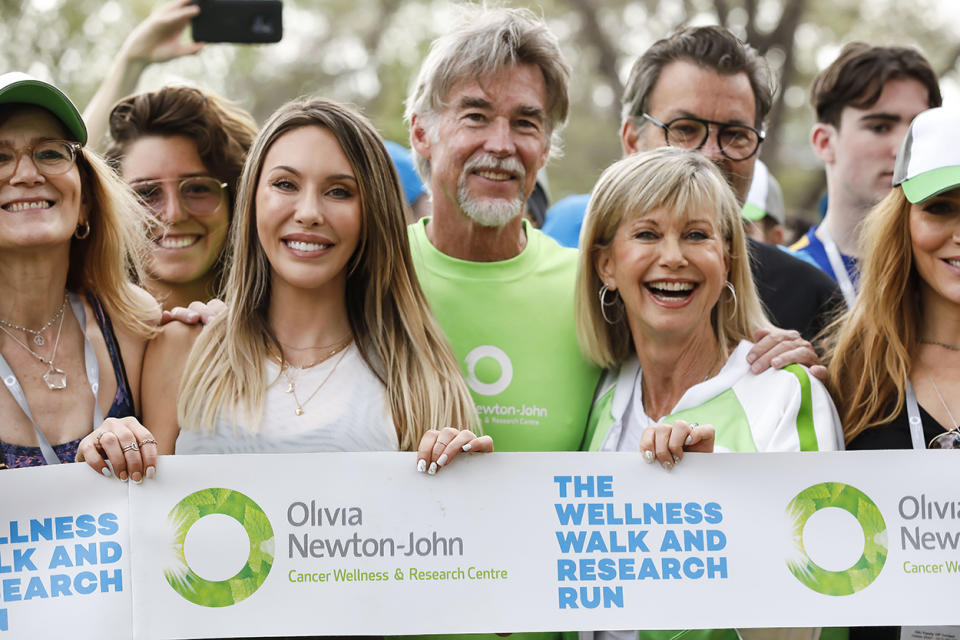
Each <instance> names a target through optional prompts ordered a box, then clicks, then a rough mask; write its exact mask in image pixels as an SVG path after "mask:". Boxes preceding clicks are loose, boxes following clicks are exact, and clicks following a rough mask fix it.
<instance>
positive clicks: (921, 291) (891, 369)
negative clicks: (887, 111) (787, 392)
mask: <svg viewBox="0 0 960 640" xmlns="http://www.w3.org/2000/svg"><path fill="white" fill-rule="evenodd" d="M893 183H894V188H893V190H892V191H891V192H890V195H888V196H887V197H886V198H885V199H884V200H883V201H882V202H880V204H878V205H877V206H876V207H875V208H874V209H873V211H871V212H870V215H869V216H868V217H867V218H866V220H865V222H864V225H863V227H864V234H865V235H864V241H863V246H864V247H865V250H866V251H867V253H866V255H865V256H864V258H863V260H862V261H861V267H860V273H861V276H860V284H861V295H860V296H859V297H858V298H857V303H856V305H854V307H853V308H852V309H850V310H849V311H848V312H847V313H846V315H845V316H844V317H843V318H841V320H840V321H839V322H838V323H837V324H835V325H834V326H835V328H836V333H835V334H834V335H833V338H832V341H831V351H832V353H831V354H830V361H829V372H830V374H829V380H830V386H831V388H832V390H833V397H834V398H836V399H837V405H838V409H839V411H840V417H841V420H842V422H843V425H844V435H845V438H846V440H847V442H848V445H847V448H848V449H908V448H914V449H925V448H928V447H929V448H953V449H955V448H960V431H958V429H957V419H956V416H960V112H958V111H952V110H949V109H944V108H938V109H930V110H928V111H924V112H923V113H921V114H920V115H918V116H917V117H916V119H915V120H914V121H913V123H912V124H911V125H910V129H909V131H908V133H907V137H906V138H905V139H904V142H903V146H902V147H901V149H900V153H899V155H898V156H897V164H896V167H895V170H894V177H893Z"/></svg>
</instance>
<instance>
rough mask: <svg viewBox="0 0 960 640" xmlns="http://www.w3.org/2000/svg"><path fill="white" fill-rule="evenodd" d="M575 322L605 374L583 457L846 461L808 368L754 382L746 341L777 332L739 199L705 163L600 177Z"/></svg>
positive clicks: (622, 170) (629, 165)
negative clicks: (826, 453)
mask: <svg viewBox="0 0 960 640" xmlns="http://www.w3.org/2000/svg"><path fill="white" fill-rule="evenodd" d="M576 309H577V330H578V336H579V339H580V344H581V348H582V349H583V351H584V353H585V354H586V355H587V357H588V358H589V359H590V360H592V361H593V362H595V363H597V364H599V365H601V366H603V367H605V368H607V369H608V370H609V373H608V375H607V376H606V378H605V380H604V382H603V383H602V384H601V388H600V391H599V392H598V395H597V398H598V399H597V401H596V403H595V405H594V407H593V411H592V412H591V417H590V425H589V432H588V436H587V446H588V448H589V449H591V450H602V451H636V450H643V451H644V456H645V457H646V459H647V460H648V461H649V462H652V461H653V460H654V459H657V460H659V461H660V462H661V464H662V465H663V466H664V467H666V468H670V467H672V466H673V465H674V464H676V463H678V462H679V461H680V460H681V458H682V457H683V452H684V451H710V450H713V449H714V448H716V449H718V450H724V451H816V450H833V449H837V448H838V447H839V444H840V441H839V437H838V435H839V422H838V420H837V415H836V410H835V409H834V406H833V403H832V402H831V400H830V397H829V396H828V395H827V393H826V391H825V389H824V388H823V386H822V385H821V384H820V383H819V381H817V380H816V378H814V377H812V376H811V375H809V374H808V372H807V370H806V369H805V368H804V367H802V366H800V365H796V364H794V365H789V366H787V367H785V368H784V369H779V370H777V369H768V370H767V371H764V372H763V373H760V374H754V373H751V372H750V366H749V363H748V361H747V354H748V352H749V351H750V349H751V347H752V346H753V344H752V342H751V340H752V337H753V336H755V335H756V334H757V332H758V331H761V330H764V329H770V328H771V327H770V323H769V321H768V320H767V318H766V316H765V315H764V313H763V310H762V308H761V305H760V300H759V298H758V296H757V292H756V288H755V287H754V284H753V280H752V277H751V275H750V265H749V262H748V256H747V250H746V245H745V239H744V230H743V227H742V224H741V222H740V214H739V207H738V206H737V202H736V199H735V197H734V195H733V192H732V191H731V190H730V188H729V186H728V185H727V183H726V181H725V180H724V178H723V176H722V175H721V174H720V172H719V170H717V168H716V167H715V166H714V165H713V164H712V163H711V162H710V161H709V160H707V159H705V158H704V157H703V156H701V155H699V154H697V153H694V152H690V151H686V150H681V149H674V148H662V149H658V150H655V151H651V152H644V153H638V154H635V155H632V156H630V157H627V158H625V159H623V160H621V161H619V162H617V163H615V164H614V165H613V166H611V167H610V168H609V169H607V171H606V172H604V174H603V176H601V178H600V181H599V182H598V183H597V186H596V189H595V190H594V193H593V195H592V197H591V200H590V205H589V209H588V211H587V216H586V219H585V223H584V233H583V237H582V238H581V255H580V265H579V271H578V276H577V305H576ZM707 422H709V423H711V424H712V426H710V425H706V424H698V423H707ZM685 443H686V444H685Z"/></svg>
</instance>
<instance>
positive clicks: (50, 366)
mask: <svg viewBox="0 0 960 640" xmlns="http://www.w3.org/2000/svg"><path fill="white" fill-rule="evenodd" d="M64 301H66V298H64ZM6 324H7V323H5V322H4V323H0V330H2V331H3V332H4V333H6V334H7V335H8V336H10V337H11V338H13V340H14V341H15V342H16V343H17V344H19V345H20V346H21V347H23V348H24V349H26V350H27V352H28V353H30V355H32V356H33V357H34V358H36V359H37V360H39V361H40V362H41V363H43V364H45V365H47V372H46V373H45V374H43V381H44V382H45V383H46V384H47V388H48V389H50V390H51V391H59V390H61V389H66V388H67V372H66V371H64V370H63V369H58V368H57V366H56V365H55V364H54V360H56V359H57V347H59V346H60V332H61V331H63V307H61V308H60V325H59V326H58V327H57V339H56V340H54V342H53V352H52V353H51V354H50V359H49V360H48V359H46V358H44V357H43V356H41V355H40V354H39V353H37V352H36V351H34V350H33V349H31V348H30V347H29V345H27V343H25V342H24V341H23V340H21V339H20V338H18V337H17V336H15V335H13V333H11V332H10V330H9V329H7V327H6V326H5V325H6ZM34 342H36V339H34Z"/></svg>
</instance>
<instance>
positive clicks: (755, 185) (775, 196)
mask: <svg viewBox="0 0 960 640" xmlns="http://www.w3.org/2000/svg"><path fill="white" fill-rule="evenodd" d="M740 216H741V217H742V218H744V219H745V220H751V221H753V222H756V221H757V220H763V218H764V217H765V216H770V217H771V218H773V219H774V220H776V221H777V224H784V223H785V221H786V219H787V208H786V206H785V205H784V204H783V191H782V190H781V189H780V183H778V182H777V179H776V178H774V177H773V174H772V173H770V170H769V169H768V168H767V165H765V164H763V162H762V161H760V160H757V162H756V164H755V165H754V168H753V182H751V183H750V192H749V193H748V194H747V201H746V202H744V203H743V208H742V209H741V210H740Z"/></svg>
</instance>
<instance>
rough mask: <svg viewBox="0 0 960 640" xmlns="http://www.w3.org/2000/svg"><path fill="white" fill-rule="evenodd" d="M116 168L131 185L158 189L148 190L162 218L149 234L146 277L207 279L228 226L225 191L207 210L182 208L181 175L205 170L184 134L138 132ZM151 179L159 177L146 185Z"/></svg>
mask: <svg viewBox="0 0 960 640" xmlns="http://www.w3.org/2000/svg"><path fill="white" fill-rule="evenodd" d="M120 172H121V174H122V175H123V179H124V181H126V182H127V184H129V185H131V186H132V187H133V188H134V190H135V191H138V192H140V191H142V190H143V189H145V188H149V189H151V190H156V189H160V190H161V192H160V193H159V194H151V199H152V200H156V201H157V202H158V203H159V209H158V210H157V211H155V212H154V213H155V215H156V216H157V218H158V219H159V221H160V222H161V224H162V226H161V227H160V228H158V229H157V232H156V235H155V236H154V238H153V251H152V254H151V260H150V275H151V277H152V278H154V279H155V280H158V281H160V282H164V283H168V284H172V285H181V284H187V283H192V282H197V281H201V280H206V279H212V278H213V275H214V274H213V273H212V272H211V269H212V268H213V265H214V264H215V263H216V261H217V258H219V257H220V252H221V251H222V249H223V243H224V241H225V240H226V237H227V228H228V227H229V226H230V213H229V205H228V203H227V199H226V196H225V195H223V196H222V197H221V203H220V206H219V207H217V208H216V209H215V210H213V211H212V212H210V213H205V214H195V213H191V212H190V211H187V210H185V209H184V207H183V203H182V202H181V201H180V197H179V196H178V194H177V189H178V183H179V181H180V180H182V179H184V178H188V177H194V176H207V177H209V176H210V172H209V171H208V170H207V168H206V167H205V166H204V165H203V161H202V160H201V159H200V154H199V153H197V145H196V144H195V143H194V142H193V141H192V140H191V139H189V138H187V137H185V136H169V137H166V136H144V137H142V138H138V139H136V140H134V141H133V142H132V143H131V144H130V145H129V146H128V147H127V149H126V153H125V155H124V157H123V161H122V163H121V165H120ZM154 180H163V181H164V182H162V183H160V184H157V185H155V186H150V187H147V186H145V184H144V183H146V182H148V181H154ZM144 195H146V194H144Z"/></svg>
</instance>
